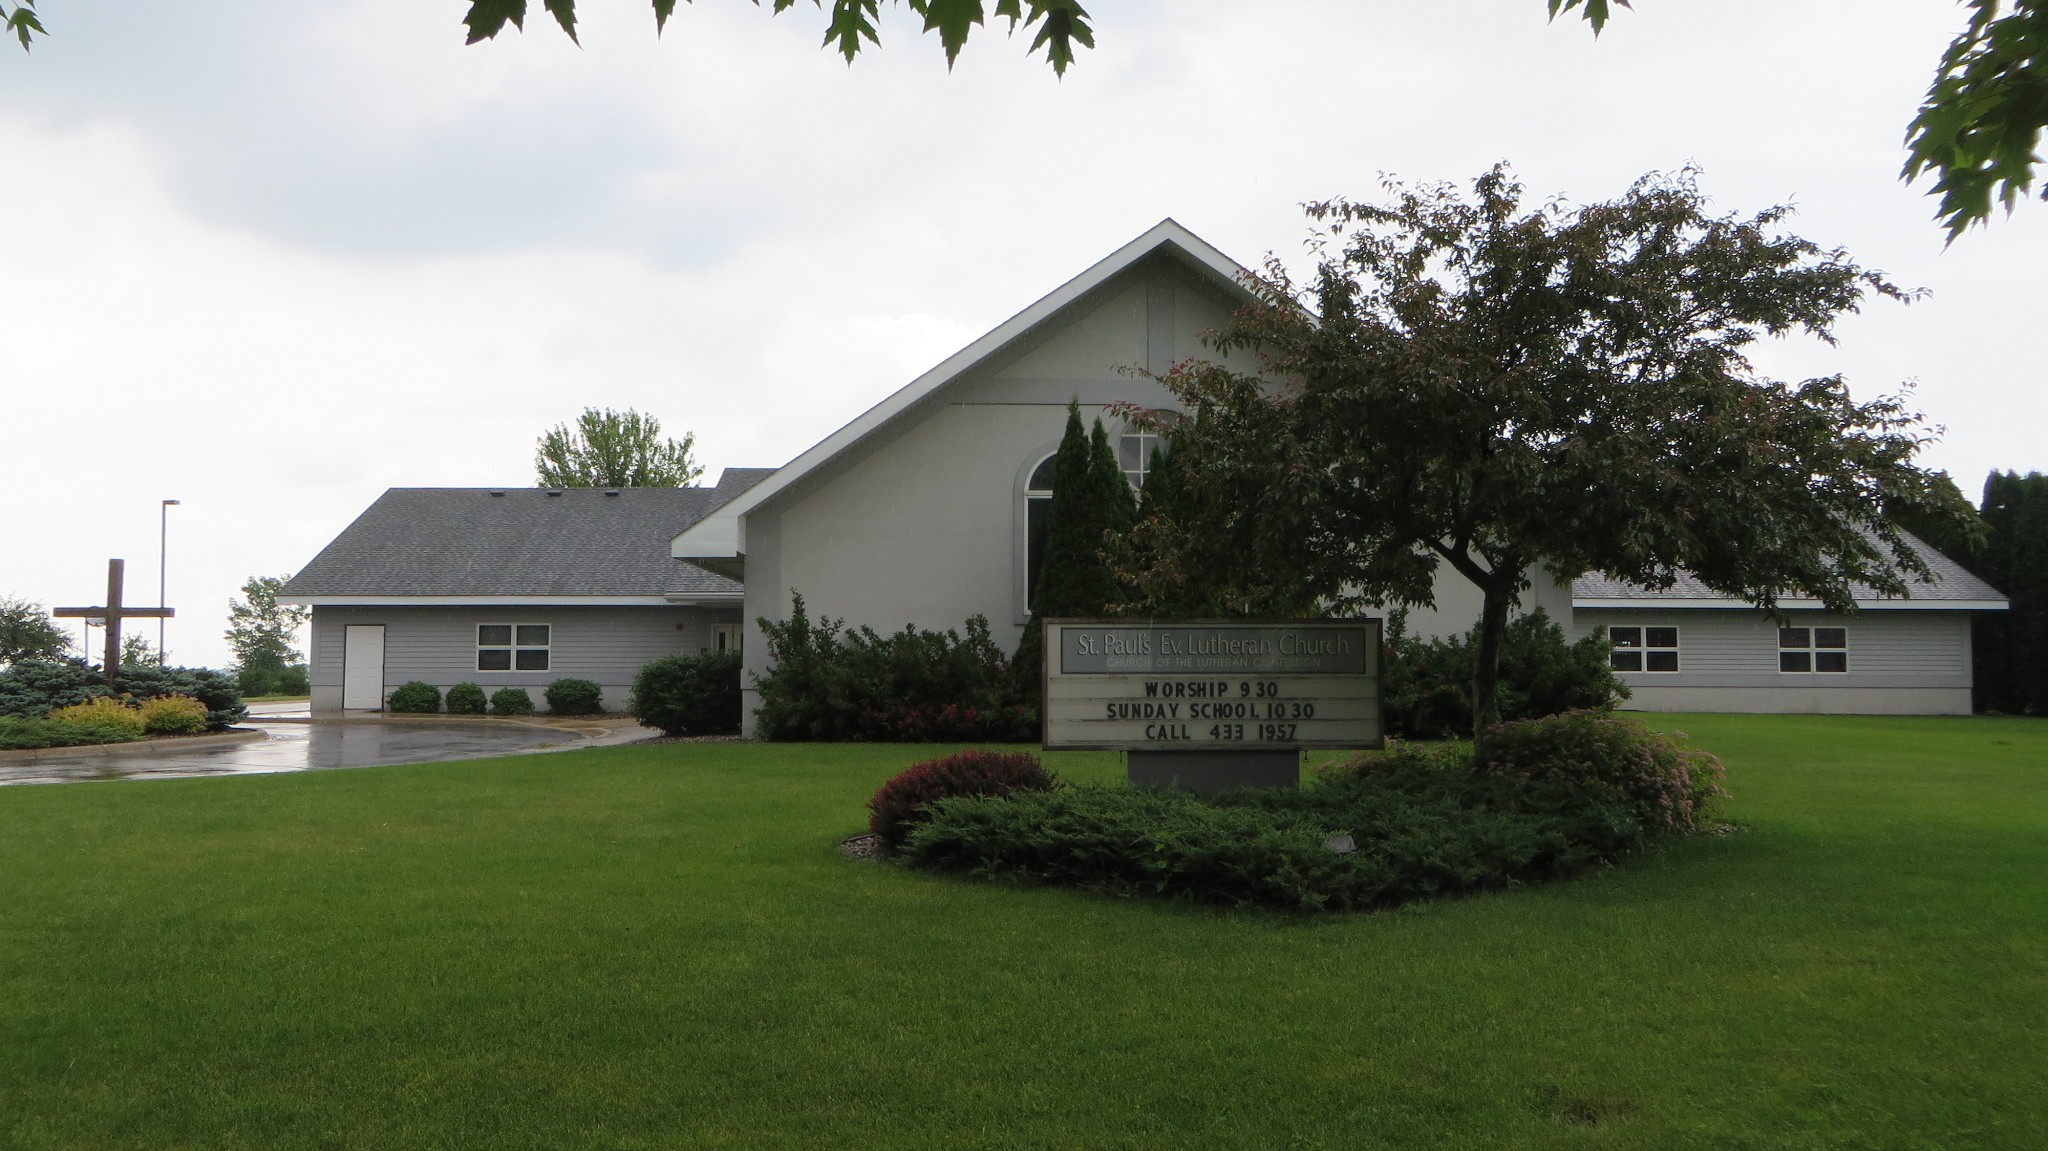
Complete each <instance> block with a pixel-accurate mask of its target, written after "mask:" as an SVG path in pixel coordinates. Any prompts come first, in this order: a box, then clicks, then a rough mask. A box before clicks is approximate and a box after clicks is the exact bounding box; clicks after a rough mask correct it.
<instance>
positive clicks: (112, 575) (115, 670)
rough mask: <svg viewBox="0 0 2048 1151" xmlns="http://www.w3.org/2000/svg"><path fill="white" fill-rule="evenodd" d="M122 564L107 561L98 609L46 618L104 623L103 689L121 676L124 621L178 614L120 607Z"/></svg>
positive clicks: (64, 611)
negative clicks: (104, 591) (102, 603)
mask: <svg viewBox="0 0 2048 1151" xmlns="http://www.w3.org/2000/svg"><path fill="white" fill-rule="evenodd" d="M126 566H127V565H126V563H125V562H124V561H121V560H108V561H107V602H106V604H105V606H102V607H60V608H56V609H53V610H52V611H51V612H50V614H51V615H53V616H56V617H57V618H58V619H88V620H91V619H100V620H105V621H107V659H106V671H107V686H108V687H109V688H112V687H113V686H114V677H115V676H116V675H119V674H120V672H121V621H122V620H124V619H169V618H170V617H172V616H174V615H177V614H178V613H177V612H176V611H174V610H172V609H170V608H167V607H123V606H121V572H122V569H123V568H124V567H126Z"/></svg>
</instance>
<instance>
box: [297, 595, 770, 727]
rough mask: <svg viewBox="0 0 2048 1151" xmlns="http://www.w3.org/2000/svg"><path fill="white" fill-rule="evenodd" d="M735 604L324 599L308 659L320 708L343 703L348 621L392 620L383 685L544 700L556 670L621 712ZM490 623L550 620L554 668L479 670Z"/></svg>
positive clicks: (727, 619) (731, 618) (708, 635)
mask: <svg viewBox="0 0 2048 1151" xmlns="http://www.w3.org/2000/svg"><path fill="white" fill-rule="evenodd" d="M739 621H740V612H739V608H738V606H737V605H735V606H734V607H731V608H689V607H552V608H550V607H521V608H501V607H316V608H314V609H313V639H312V645H311V650H310V653H309V656H310V668H309V671H310V673H311V678H312V687H313V710H315V711H338V710H340V708H341V658H342V641H343V636H344V635H345V630H344V629H346V628H347V627H348V625H350V624H382V625H384V693H385V694H386V695H389V694H390V693H391V689H393V688H395V687H397V686H398V685H399V684H402V683H405V682H407V681H409V680H423V681H425V682H427V683H430V684H433V685H434V686H435V687H437V688H440V689H441V691H442V692H444V693H445V692H446V691H447V690H448V689H449V688H451V687H453V686H455V685H456V684H458V683H474V684H476V685H478V686H480V687H482V688H483V689H484V690H485V691H486V692H490V691H495V690H497V689H498V688H501V687H523V688H525V689H527V691H528V693H530V694H531V695H532V696H533V702H534V704H535V706H536V707H538V708H540V709H541V710H543V711H544V710H546V708H547V703H546V701H545V700H544V699H543V698H542V696H541V693H542V692H543V691H545V690H546V689H547V686H548V684H550V683H553V682H554V681H556V680H558V679H588V680H595V681H596V682H597V683H599V684H601V685H602V686H603V687H604V704H605V708H606V710H609V711H623V710H624V709H625V706H626V695H627V693H628V692H629V691H630V690H631V688H632V686H633V676H634V675H635V674H636V673H638V672H639V670H640V669H641V668H642V667H643V666H645V665H646V664H647V662H648V661H649V660H654V659H659V658H660V657H662V656H665V655H676V654H679V653H695V652H698V651H701V650H704V649H706V648H709V647H710V646H711V645H712V629H713V627H715V626H717V625H719V624H737V623H739ZM485 623H513V624H519V623H528V624H534V623H544V624H547V625H548V626H549V629H550V632H549V639H550V651H549V663H550V666H549V668H548V670H547V671H544V672H543V671H526V672H519V671H478V670H476V628H477V625H478V624H485Z"/></svg>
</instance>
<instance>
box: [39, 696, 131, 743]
mask: <svg viewBox="0 0 2048 1151" xmlns="http://www.w3.org/2000/svg"><path fill="white" fill-rule="evenodd" d="M50 718H51V719H53V720H55V721H57V722H58V723H71V724H82V725H84V726H88V727H104V728H114V729H116V730H119V731H123V732H126V733H127V734H128V735H129V736H131V737H136V736H140V735H142V733H143V721H142V712H141V711H139V710H137V709H136V708H134V707H132V706H130V705H129V704H128V703H127V702H126V701H123V700H118V699H115V698H114V697H113V696H111V695H99V696H94V697H93V698H91V699H89V700H86V701H85V702H84V703H74V704H71V705H70V706H68V707H60V708H57V709H56V710H55V711H52V712H51V713H50Z"/></svg>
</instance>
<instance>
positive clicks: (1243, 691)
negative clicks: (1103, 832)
mask: <svg viewBox="0 0 2048 1151" xmlns="http://www.w3.org/2000/svg"><path fill="white" fill-rule="evenodd" d="M1044 650H1045V708H1044V712H1043V714H1044V717H1045V720H1044V724H1045V727H1044V741H1043V742H1044V746H1045V747H1046V749H1047V750H1064V749H1076V748H1096V749H1113V750H1121V751H1125V752H1128V753H1129V769H1128V770H1129V776H1130V780H1131V782H1132V783H1133V784H1136V785H1138V786H1141V787H1184V788H1188V789H1190V790H1194V791H1203V792H1211V791H1221V790H1224V789H1227V788H1232V787H1293V786H1295V785H1296V784H1297V783H1299V781H1300V777H1301V750H1302V749H1303V748H1310V747H1325V748H1370V747H1380V746H1383V745H1384V743H1385V737H1384V733H1383V730H1382V728H1381V723H1380V621H1379V620H1376V619H1350V620H1171V621H1158V620H1131V619H1088V620H1074V619H1057V620H1047V621H1046V623H1045V649H1044Z"/></svg>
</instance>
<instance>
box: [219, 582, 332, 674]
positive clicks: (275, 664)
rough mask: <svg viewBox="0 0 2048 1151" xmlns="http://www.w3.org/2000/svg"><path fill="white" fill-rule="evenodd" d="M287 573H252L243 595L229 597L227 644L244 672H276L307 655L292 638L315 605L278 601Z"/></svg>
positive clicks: (243, 586)
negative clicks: (308, 606)
mask: <svg viewBox="0 0 2048 1151" xmlns="http://www.w3.org/2000/svg"><path fill="white" fill-rule="evenodd" d="M290 579H291V577H290V576H288V575H283V576H250V577H249V578H248V579H247V580H246V581H244V582H243V584H242V596H243V598H242V599H230V600H228V630H227V631H226V633H224V634H225V635H226V636H227V641H228V646H229V647H231V648H233V649H234V652H235V663H236V664H237V666H239V667H240V668H241V670H243V671H244V672H257V673H262V674H267V675H275V674H276V673H278V672H281V671H283V670H284V669H285V668H286V667H288V666H290V665H291V664H294V663H297V662H299V660H301V659H302V658H304V657H303V656H302V655H301V654H300V652H299V650H298V648H296V647H294V646H293V644H292V640H293V639H294V638H295V637H296V635H297V633H298V630H299V627H300V625H302V624H304V623H305V622H306V619H307V617H308V616H310V615H312V609H310V608H304V607H297V606H294V605H292V604H283V603H279V602H277V595H278V593H279V592H281V591H283V590H284V585H285V583H286V581H288V580H290Z"/></svg>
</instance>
